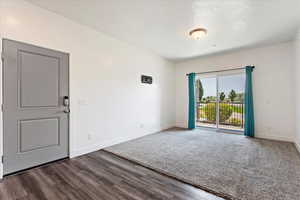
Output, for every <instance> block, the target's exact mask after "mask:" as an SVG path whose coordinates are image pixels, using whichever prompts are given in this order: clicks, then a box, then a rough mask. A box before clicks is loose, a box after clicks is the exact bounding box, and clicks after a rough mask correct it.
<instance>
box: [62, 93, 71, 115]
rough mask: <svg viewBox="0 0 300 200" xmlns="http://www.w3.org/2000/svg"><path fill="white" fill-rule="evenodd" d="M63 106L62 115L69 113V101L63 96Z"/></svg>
mask: <svg viewBox="0 0 300 200" xmlns="http://www.w3.org/2000/svg"><path fill="white" fill-rule="evenodd" d="M63 105H64V106H65V109H64V113H70V108H69V106H70V101H69V97H68V96H64V99H63Z"/></svg>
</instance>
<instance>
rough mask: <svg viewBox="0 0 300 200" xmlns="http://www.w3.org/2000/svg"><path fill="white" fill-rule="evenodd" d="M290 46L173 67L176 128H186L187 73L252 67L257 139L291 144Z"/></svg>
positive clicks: (222, 55) (263, 49)
mask: <svg viewBox="0 0 300 200" xmlns="http://www.w3.org/2000/svg"><path fill="white" fill-rule="evenodd" d="M292 58H293V43H292V42H288V43H282V44H277V45H273V46H267V47H263V48H253V49H246V50H238V51H234V52H230V53H225V54H220V55H213V56H206V57H203V58H198V59H193V60H189V61H185V62H181V63H178V64H177V65H176V124H177V126H180V127H186V126H187V116H188V114H187V112H188V107H187V105H188V98H187V97H188V91H187V77H186V73H189V72H205V71H211V70H222V69H226V68H235V67H239V66H240V67H241V66H246V65H254V66H255V70H254V73H253V90H254V91H253V92H254V94H253V95H254V109H255V128H256V136H257V137H261V138H269V139H277V140H286V141H293V140H294V136H295V117H294V115H295V113H294V103H295V101H294V85H293V81H292V76H293V72H292V67H293V66H292V65H293V61H292Z"/></svg>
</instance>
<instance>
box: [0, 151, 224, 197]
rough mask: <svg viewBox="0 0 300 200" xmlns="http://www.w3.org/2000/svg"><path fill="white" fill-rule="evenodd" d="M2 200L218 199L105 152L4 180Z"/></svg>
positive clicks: (0, 194) (0, 184) (94, 153)
mask: <svg viewBox="0 0 300 200" xmlns="http://www.w3.org/2000/svg"><path fill="white" fill-rule="evenodd" d="M0 199H1V200H102V199H104V200H114V199H116V200H127V199H133V200H148V199H149V200H150V199H174V200H175V199H182V200H188V199H197V200H220V199H221V198H219V197H216V196H214V195H212V194H210V193H207V192H205V191H203V190H200V189H198V188H195V187H193V186H191V185H187V184H184V183H182V182H180V181H177V180H175V179H172V178H170V177H167V176H164V175H162V174H159V173H156V172H154V171H152V170H149V169H147V168H144V167H142V166H140V165H137V164H135V163H132V162H129V161H127V160H124V159H122V158H119V157H117V156H115V155H113V154H111V153H108V152H105V151H97V152H93V153H90V154H87V155H84V156H81V157H78V158H74V159H67V160H63V161H58V162H55V163H51V164H48V165H45V166H41V167H38V168H34V169H30V170H27V171H24V172H22V173H19V174H16V175H11V176H7V177H5V178H4V179H3V180H2V181H1V182H0Z"/></svg>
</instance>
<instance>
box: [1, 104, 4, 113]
mask: <svg viewBox="0 0 300 200" xmlns="http://www.w3.org/2000/svg"><path fill="white" fill-rule="evenodd" d="M1 111H2V112H3V111H4V105H3V104H1Z"/></svg>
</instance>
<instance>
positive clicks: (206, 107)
mask: <svg viewBox="0 0 300 200" xmlns="http://www.w3.org/2000/svg"><path fill="white" fill-rule="evenodd" d="M195 93H196V94H195V97H196V107H197V109H196V126H204V127H211V128H217V123H216V122H217V118H216V116H217V115H216V106H217V79H216V77H203V78H202V77H196V86H195Z"/></svg>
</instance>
